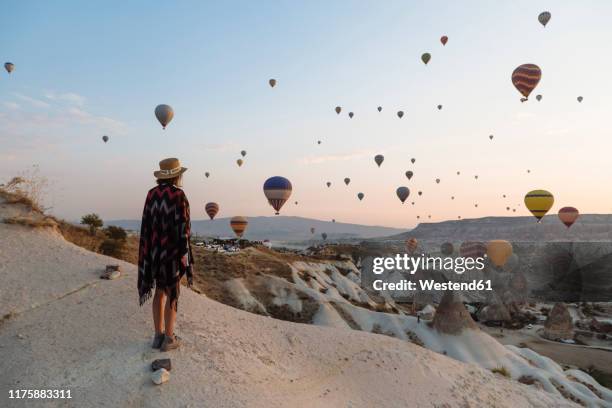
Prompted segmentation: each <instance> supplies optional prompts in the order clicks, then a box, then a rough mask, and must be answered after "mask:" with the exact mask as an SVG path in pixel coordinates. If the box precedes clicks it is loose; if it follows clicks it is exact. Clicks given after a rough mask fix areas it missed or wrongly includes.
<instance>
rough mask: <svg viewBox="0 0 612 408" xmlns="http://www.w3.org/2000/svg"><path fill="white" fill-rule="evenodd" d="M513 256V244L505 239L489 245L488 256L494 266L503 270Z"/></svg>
mask: <svg viewBox="0 0 612 408" xmlns="http://www.w3.org/2000/svg"><path fill="white" fill-rule="evenodd" d="M511 255H512V244H511V243H510V242H508V241H506V240H503V239H494V240H492V241H489V242H488V243H487V256H488V257H489V259H490V260H491V262H493V265H495V266H497V267H498V268H501V267H502V266H504V265H505V264H506V262H508V258H510V256H511Z"/></svg>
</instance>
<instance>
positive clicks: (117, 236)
mask: <svg viewBox="0 0 612 408" xmlns="http://www.w3.org/2000/svg"><path fill="white" fill-rule="evenodd" d="M104 233H105V234H106V236H107V237H108V238H110V239H114V240H117V241H125V240H127V232H125V230H124V229H123V228H121V227H116V226H114V225H109V226H108V227H106V229H105V231H104Z"/></svg>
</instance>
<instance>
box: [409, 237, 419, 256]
mask: <svg viewBox="0 0 612 408" xmlns="http://www.w3.org/2000/svg"><path fill="white" fill-rule="evenodd" d="M418 245H419V242H418V241H417V240H416V238H408V239H407V240H406V249H407V250H408V253H410V254H413V253H414V251H416V250H417V247H418Z"/></svg>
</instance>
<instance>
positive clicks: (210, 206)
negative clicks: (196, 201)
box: [204, 202, 219, 220]
mask: <svg viewBox="0 0 612 408" xmlns="http://www.w3.org/2000/svg"><path fill="white" fill-rule="evenodd" d="M204 211H206V214H208V216H209V217H210V219H211V220H212V219H214V218H215V215H217V213H218V212H219V204H217V203H213V202H210V203H206V206H205V207H204Z"/></svg>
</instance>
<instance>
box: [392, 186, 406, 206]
mask: <svg viewBox="0 0 612 408" xmlns="http://www.w3.org/2000/svg"><path fill="white" fill-rule="evenodd" d="M395 194H397V198H399V199H400V201H401V202H402V204H404V201H406V199H407V198H408V196H409V195H410V190H409V189H408V187H404V186H402V187H398V188H397V190H395Z"/></svg>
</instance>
